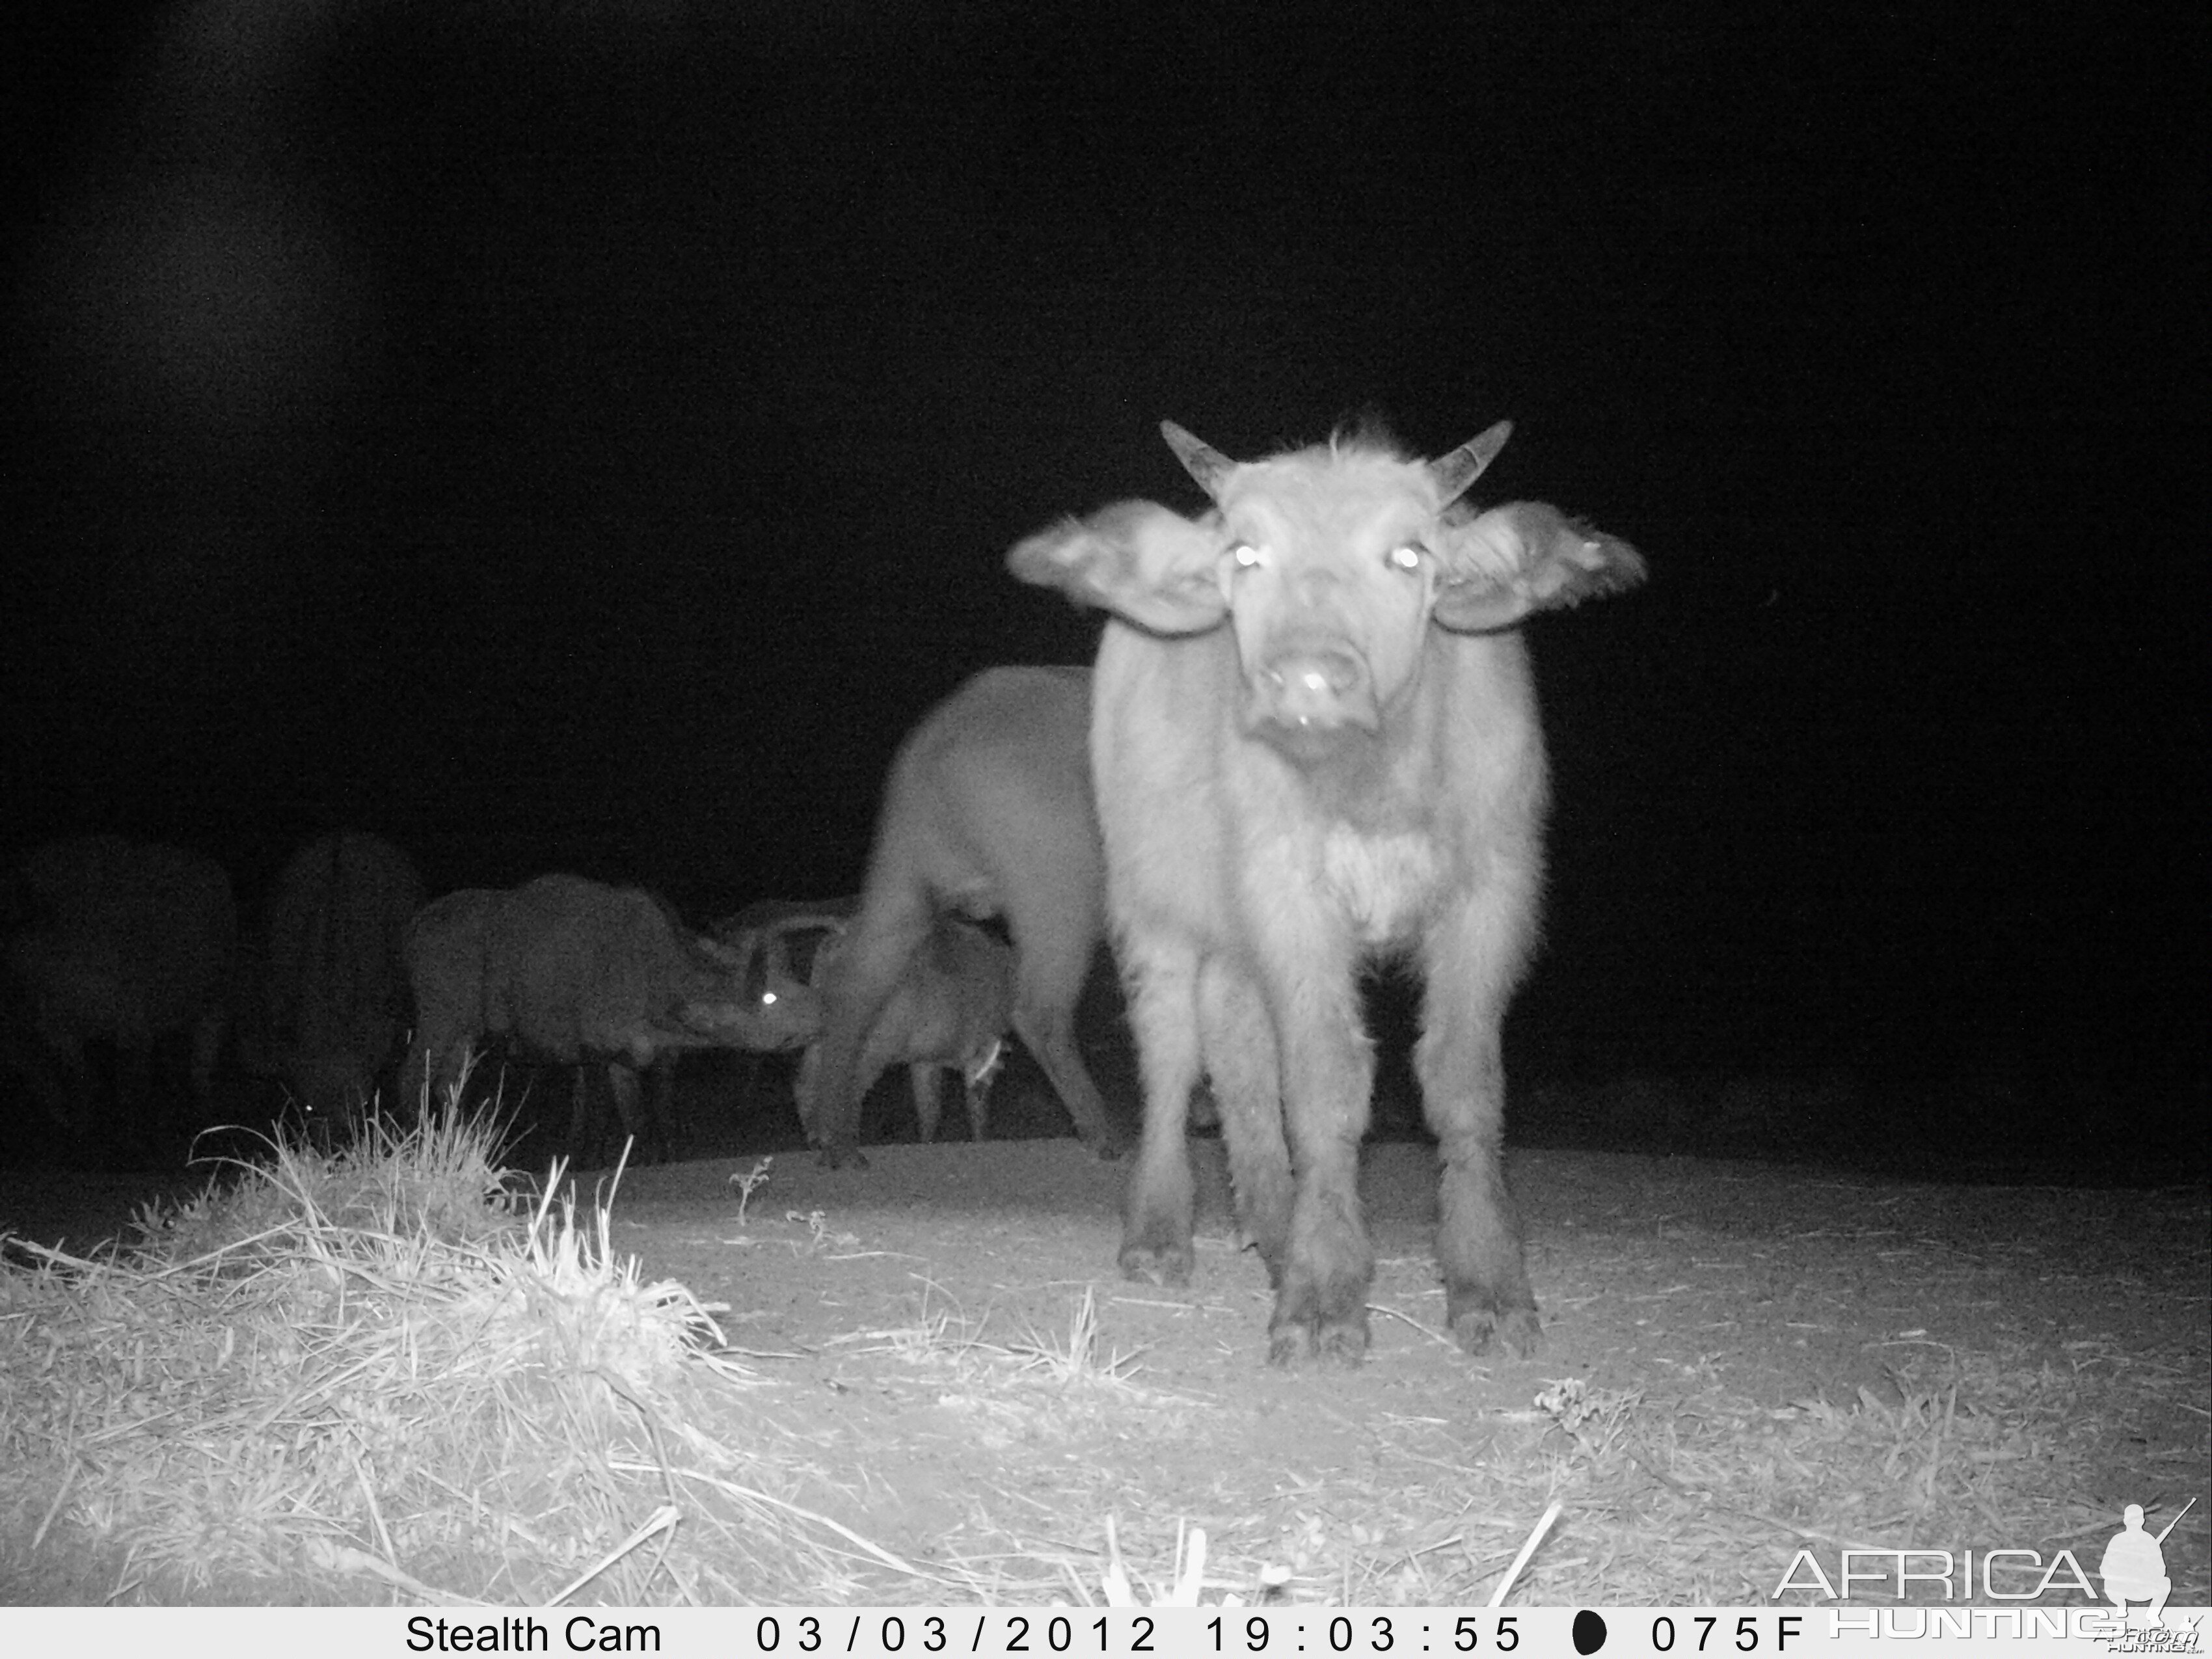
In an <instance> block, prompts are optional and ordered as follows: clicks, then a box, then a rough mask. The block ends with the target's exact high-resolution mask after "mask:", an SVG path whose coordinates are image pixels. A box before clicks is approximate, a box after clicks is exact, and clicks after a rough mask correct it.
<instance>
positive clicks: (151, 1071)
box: [0, 835, 238, 1164]
mask: <svg viewBox="0 0 2212 1659" xmlns="http://www.w3.org/2000/svg"><path fill="white" fill-rule="evenodd" d="M6 911H7V914H6V917H5V925H6V928H7V932H6V937H5V940H4V944H0V1026H4V1031H0V1062H4V1064H5V1066H6V1068H7V1070H8V1072H9V1082H8V1086H9V1095H10V1097H11V1099H12V1102H13V1107H14V1109H13V1110H11V1111H10V1112H9V1121H8V1123H7V1125H6V1127H5V1128H4V1130H0V1140H4V1144H5V1148H6V1150H5V1153H4V1155H5V1156H7V1157H8V1158H11V1159H13V1160H14V1161H17V1162H44V1161H46V1160H48V1159H49V1158H56V1159H58V1160H59V1161H63V1162H67V1163H82V1162H93V1163H120V1164H147V1163H167V1162H172V1161H178V1160H179V1159H180V1157H181V1152H182V1149H183V1147H184V1146H185V1144H186V1143H187V1142H188V1141H189V1140H190V1138H191V1134H192V1133H194V1132H195V1131H197V1130H198V1129H200V1128H202V1127H205V1126H206V1124H207V1121H208V1118H209V1111H210V1104H209V1103H210V1089H211V1085H212V1082H213V1078H214V1073H215V1068H216V1061H217V1059H218V1056H219V1054H220V1051H221V1048H222V1037H223V1031H224V1025H225V1021H226V1018H227V1012H228V1011H227V1008H226V1002H227V1000H228V991H229V988H230V980H231V964H232V953H233V951H234V949H235V947H236V944H237V936H238V908H237V902H236V900H235V899H234V896H233V895H232V891H231V884H230V878H229V877H228V875H226V874H225V873H224V872H223V871H222V866H219V865H217V864H216V862H215V861H214V860H211V859H208V858H204V857H203V856H201V855H200V854H197V853H191V852H186V851H184V850H183V849H181V848H175V847H169V846H164V845H161V844H159V843H155V842H137V841H131V840H126V839H125V838H124V837H122V836H107V835H101V836H81V837H77V838H76V839H73V840H69V841H58V842H50V843H49V844H47V845H46V846H44V847H41V848H38V849H37V850H36V851H35V852H33V853H32V854H29V855H28V856H27V857H26V858H25V859H24V860H23V861H22V863H21V866H19V867H18V868H17V870H16V871H15V873H14V875H13V877H12V878H11V879H10V883H9V894H8V897H7V902H6Z"/></svg>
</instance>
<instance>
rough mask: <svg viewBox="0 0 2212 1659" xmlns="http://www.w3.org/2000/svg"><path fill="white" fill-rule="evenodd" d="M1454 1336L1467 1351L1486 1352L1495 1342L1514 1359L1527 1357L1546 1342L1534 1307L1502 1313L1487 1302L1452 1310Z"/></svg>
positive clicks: (1495, 1344)
mask: <svg viewBox="0 0 2212 1659" xmlns="http://www.w3.org/2000/svg"><path fill="white" fill-rule="evenodd" d="M1451 1334H1452V1340H1454V1341H1455V1342H1457V1343H1458V1344H1459V1346H1461V1347H1462V1349H1464V1350H1465V1351H1466V1352H1468V1353H1471V1354H1486V1353H1488V1352H1490V1351H1491V1348H1492V1346H1493V1345H1494V1346H1498V1347H1500V1348H1502V1349H1504V1351H1505V1353H1506V1356H1507V1357H1508V1358H1512V1359H1528V1358H1533V1357H1534V1354H1535V1352H1536V1350H1537V1349H1539V1348H1541V1347H1542V1346H1544V1327H1543V1324H1542V1322H1541V1321H1539V1320H1538V1319H1537V1317H1536V1310H1534V1308H1514V1309H1511V1310H1508V1311H1507V1312H1506V1313H1504V1314H1503V1315H1501V1314H1499V1313H1498V1311H1497V1310H1495V1309H1493V1308H1491V1307H1489V1306H1487V1305H1469V1306H1467V1307H1463V1308H1458V1309H1455V1310H1452V1313H1451Z"/></svg>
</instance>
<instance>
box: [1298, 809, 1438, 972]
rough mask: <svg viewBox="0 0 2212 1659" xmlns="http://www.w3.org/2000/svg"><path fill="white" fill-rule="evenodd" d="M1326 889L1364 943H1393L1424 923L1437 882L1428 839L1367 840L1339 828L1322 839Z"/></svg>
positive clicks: (1350, 831)
mask: <svg viewBox="0 0 2212 1659" xmlns="http://www.w3.org/2000/svg"><path fill="white" fill-rule="evenodd" d="M1321 874H1322V885H1323V886H1324V887H1325V888H1326V889H1327V890H1328V894H1329V896H1330V897H1331V898H1332V899H1334V901H1335V902H1336V903H1337V904H1338V905H1339V906H1340V908H1342V910H1343V913H1344V915H1345V917H1346V920H1347V921H1350V922H1351V924H1352V930H1353V932H1354V933H1357V934H1358V937H1359V939H1360V942H1361V943H1362V944H1364V945H1389V944H1392V943H1394V942H1395V941H1397V940H1400V939H1404V938H1405V937H1406V936H1407V934H1408V933H1412V932H1413V931H1414V929H1415V927H1416V925H1417V924H1418V923H1419V920H1420V917H1421V914H1422V910H1423V908H1424V906H1425V903H1426V902H1427V899H1428V896H1429V893H1430V890H1431V888H1433V887H1434V885H1435V884H1436V878H1437V851H1436V847H1435V844H1434V843H1433V842H1431V840H1430V839H1429V837H1428V836H1422V835H1399V836H1363V835H1361V834H1359V833H1358V831H1357V830H1355V829H1349V828H1346V827H1345V826H1343V825H1338V826H1336V827H1334V828H1333V829H1330V830H1329V831H1328V833H1327V835H1325V836H1323V837H1322V847H1321Z"/></svg>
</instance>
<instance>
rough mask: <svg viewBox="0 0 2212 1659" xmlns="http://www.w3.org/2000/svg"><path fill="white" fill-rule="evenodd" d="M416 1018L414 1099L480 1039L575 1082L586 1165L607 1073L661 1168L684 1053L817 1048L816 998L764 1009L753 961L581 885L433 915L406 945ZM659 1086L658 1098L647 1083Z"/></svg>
mask: <svg viewBox="0 0 2212 1659" xmlns="http://www.w3.org/2000/svg"><path fill="white" fill-rule="evenodd" d="M404 956H405V960H406V965H407V972H408V978H409V981H410V985H411V986H412V987H413V991H414V995H415V1006H416V1036H415V1041H414V1043H413V1045H412V1047H411V1049H410V1059H409V1065H408V1073H407V1083H406V1085H405V1086H406V1088H407V1090H408V1092H409V1094H410V1097H415V1096H417V1095H418V1094H419V1091H421V1090H422V1087H423V1086H424V1084H425V1081H426V1080H427V1083H428V1087H429V1089H430V1090H431V1091H432V1093H433V1094H434V1096H435V1095H442V1093H443V1091H445V1090H446V1089H447V1087H448V1086H450V1085H452V1084H453V1082H454V1081H456V1080H457V1079H458V1078H459V1075H460V1072H461V1067H462V1063H463V1060H464V1058H465V1055H466V1054H468V1052H469V1051H470V1049H471V1048H472V1047H475V1046H477V1045H479V1044H481V1043H483V1042H485V1040H487V1039H495V1040H497V1041H499V1042H502V1043H505V1044H509V1045H512V1046H513V1048H515V1049H516V1050H517V1051H518V1052H519V1054H520V1055H521V1056H522V1057H524V1058H526V1059H529V1060H538V1061H545V1062H551V1063H554V1064H558V1065H562V1066H574V1067H576V1068H577V1071H576V1076H575V1082H574V1097H573V1101H572V1105H571V1109H570V1112H569V1116H568V1134H567V1137H566V1142H565V1145H566V1146H567V1149H568V1152H569V1154H570V1156H571V1157H573V1158H576V1159H577V1160H578V1161H580V1162H586V1163H588V1162H595V1161H598V1160H599V1159H600V1158H604V1157H605V1156H606V1155H607V1154H608V1152H609V1150H610V1148H609V1145H608V1139H609V1138H608V1136H607V1134H606V1133H605V1130H606V1129H607V1128H608V1127H611V1126H609V1125H607V1124H606V1122H605V1118H604V1115H601V1114H599V1113H598V1112H597V1111H596V1109H595V1107H594V1103H593V1101H592V1082H591V1074H592V1073H593V1072H594V1071H602V1070H603V1073H604V1078H605V1084H606V1085H607V1087H608V1089H609V1091H610V1092H611V1097H612V1104H613V1107H614V1112H615V1115H616V1117H617V1119H618V1120H619V1122H620V1126H621V1127H622V1129H623V1131H624V1132H626V1133H629V1134H631V1135H634V1136H635V1137H636V1138H637V1139H638V1141H639V1143H640V1150H641V1153H642V1154H643V1155H645V1156H648V1157H653V1156H667V1155H668V1154H669V1153H670V1152H672V1151H673V1150H674V1147H673V1146H672V1145H671V1142H672V1140H673V1139H675V1138H676V1135H677V1129H678V1126H676V1125H674V1124H673V1123H672V1122H671V1121H670V1120H671V1116H672V1112H671V1107H670V1102H671V1099H672V1090H671V1078H670V1075H669V1071H668V1066H667V1064H666V1062H668V1061H671V1060H673V1059H674V1057H675V1056H676V1055H678V1054H681V1053H683V1052H684V1051H685V1050H687V1049H696V1048H738V1049H771V1050H773V1049H781V1048H795V1047H797V1046H799V1044H801V1043H803V1042H806V1041H808V1040H809V1039H810V1038H811V1037H812V1036H813V1035H814V1030H815V1025H816V1018H815V1012H814V1009H813V1007H812V1004H811V998H806V997H804V996H801V997H797V998H794V997H792V996H790V995H788V994H783V992H784V990H785V987H775V991H776V994H775V995H774V996H773V997H771V994H770V987H769V983H768V981H767V979H766V977H765V970H764V969H763V964H762V959H761V957H760V956H759V955H758V954H757V953H749V952H743V951H734V950H732V949H731V948H730V947H728V946H726V945H721V944H719V943H718V942H716V941H714V940H713V939H703V938H701V937H699V936H698V935H696V934H695V933H692V932H691V931H690V929H689V928H688V927H685V926H684V923H683V921H682V920H681V919H680V918H679V917H678V915H676V914H675V912H674V911H673V910H672V909H671V908H670V907H669V906H668V905H667V904H666V903H665V902H663V901H662V900H660V899H659V898H657V897H655V896H653V895H652V894H650V893H647V892H646V891H644V890H642V889H640V888H635V887H610V886H607V885H605V884H601V883H599V882H595V881H587V880H586V879H584V878H581V877H579V876H568V875H549V876H541V877H539V878H538V879H537V880H535V881H532V882H528V883H526V884H523V885H522V886H520V887H518V888H514V889H512V890H495V889H483V888H475V889H465V890H462V891H460V892H458V893H449V894H447V896H445V897H443V898H441V899H437V900H435V901H433V902H431V903H430V904H428V905H427V906H425V907H424V908H423V909H422V911H421V912H420V913H419V914H418V915H416V917H415V919H414V920H413V921H412V922H410V924H409V927H408V930H407V935H406V939H405V944H404ZM647 1071H649V1072H651V1073H653V1085H654V1086H653V1091H652V1094H653V1098H652V1099H651V1100H650V1101H648V1100H647V1098H646V1097H644V1095H643V1094H642V1093H641V1090H640V1085H639V1074H640V1073H641V1072H647Z"/></svg>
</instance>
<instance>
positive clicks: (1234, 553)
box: [1229, 542, 1260, 570]
mask: <svg viewBox="0 0 2212 1659" xmlns="http://www.w3.org/2000/svg"><path fill="white" fill-rule="evenodd" d="M1229 558H1230V562H1231V563H1232V564H1234V565H1235V566H1236V567H1237V568H1238V569H1239V570H1256V569H1258V568H1260V550H1259V549H1258V548H1256V547H1255V546H1253V545H1252V544H1251V543H1249V542H1239V543H1237V545H1236V546H1234V547H1232V548H1231V549H1230V550H1229Z"/></svg>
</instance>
